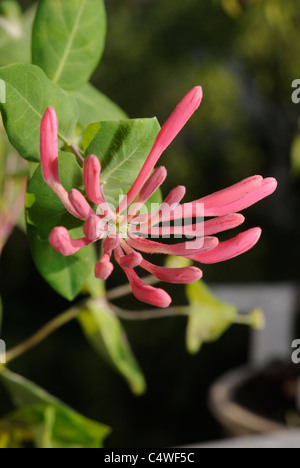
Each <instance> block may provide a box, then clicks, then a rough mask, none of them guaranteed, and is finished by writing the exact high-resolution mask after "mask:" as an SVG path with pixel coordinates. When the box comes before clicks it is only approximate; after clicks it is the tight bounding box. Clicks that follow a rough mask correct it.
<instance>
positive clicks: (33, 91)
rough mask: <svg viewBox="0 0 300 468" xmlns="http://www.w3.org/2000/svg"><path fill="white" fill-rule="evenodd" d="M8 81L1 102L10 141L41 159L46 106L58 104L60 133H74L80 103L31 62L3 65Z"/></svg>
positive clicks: (1, 76) (25, 155) (0, 75)
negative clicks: (42, 120)
mask: <svg viewBox="0 0 300 468" xmlns="http://www.w3.org/2000/svg"><path fill="white" fill-rule="evenodd" d="M0 79H2V80H4V82H5V84H6V103H2V104H1V103H0V110H1V112H2V116H3V122H4V126H5V129H6V132H7V134H8V137H9V140H10V142H11V144H12V145H13V146H14V147H15V148H16V149H17V150H18V151H19V153H20V155H21V156H22V157H23V158H25V159H28V160H30V161H39V160H40V149H39V146H40V124H41V118H42V116H43V114H44V112H45V110H46V109H47V107H49V106H52V107H54V108H55V110H56V113H57V117H58V122H59V136H60V138H61V139H63V140H68V139H69V138H70V137H73V135H74V132H75V126H76V122H77V118H78V109H77V103H76V101H75V99H74V98H73V97H70V96H67V95H66V94H65V93H63V92H62V91H61V90H60V88H59V87H58V86H57V85H55V84H53V83H52V82H51V81H49V80H48V78H47V77H46V75H45V74H44V72H43V71H42V70H41V69H40V68H38V67H36V66H34V65H29V64H15V65H9V66H8V67H4V68H1V69H0Z"/></svg>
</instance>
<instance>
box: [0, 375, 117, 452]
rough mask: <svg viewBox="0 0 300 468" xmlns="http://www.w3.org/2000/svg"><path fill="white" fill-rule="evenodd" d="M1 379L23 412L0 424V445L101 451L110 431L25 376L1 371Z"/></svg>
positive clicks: (16, 412) (19, 411)
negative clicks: (30, 444)
mask: <svg viewBox="0 0 300 468" xmlns="http://www.w3.org/2000/svg"><path fill="white" fill-rule="evenodd" d="M0 380H1V382H2V384H3V385H4V386H5V388H6V389H7V391H8V392H9V394H10V396H11V398H12V400H13V402H14V404H15V406H17V407H19V408H20V409H19V410H17V411H15V412H14V413H12V414H11V415H9V416H7V417H6V418H4V419H2V420H1V421H0V446H1V445H3V446H4V447H2V448H11V447H15V446H20V445H21V444H22V443H23V442H27V443H28V442H31V441H33V442H34V444H35V446H36V448H101V447H103V441H104V439H105V438H106V437H107V436H108V435H109V433H110V428H109V427H107V426H105V425H103V424H100V423H97V422H94V421H91V420H89V419H87V418H85V417H84V416H82V415H80V414H78V413H76V412H75V411H74V410H72V409H71V408H69V407H68V406H67V405H65V404H64V403H62V402H61V401H59V400H58V399H56V398H54V397H53V396H51V395H50V394H49V393H47V392H45V391H44V390H42V389H41V388H39V387H38V386H37V385H36V384H34V383H32V382H30V381H29V380H26V379H24V378H23V377H21V376H19V375H16V374H14V373H12V372H10V371H9V370H7V369H4V370H2V372H1V374H0Z"/></svg>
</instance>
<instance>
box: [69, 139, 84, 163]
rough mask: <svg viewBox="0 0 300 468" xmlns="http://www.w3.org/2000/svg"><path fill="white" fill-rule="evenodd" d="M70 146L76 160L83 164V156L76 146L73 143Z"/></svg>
mask: <svg viewBox="0 0 300 468" xmlns="http://www.w3.org/2000/svg"><path fill="white" fill-rule="evenodd" d="M70 148H72V151H73V153H74V154H75V156H76V158H77V159H78V161H79V162H80V163H82V164H83V163H84V157H83V156H82V154H81V153H80V151H79V150H78V148H76V146H75V145H74V144H73V143H72V144H71V145H70Z"/></svg>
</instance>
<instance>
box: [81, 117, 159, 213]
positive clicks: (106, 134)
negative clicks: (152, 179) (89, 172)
mask: <svg viewBox="0 0 300 468" xmlns="http://www.w3.org/2000/svg"><path fill="white" fill-rule="evenodd" d="M159 129H160V127H159V124H158V122H157V120H156V119H155V118H154V119H138V120H122V121H119V122H100V123H97V124H92V125H90V126H89V127H88V128H87V130H86V132H85V133H84V135H83V146H84V150H85V153H86V155H89V154H95V155H96V156H98V158H99V159H100V161H101V165H102V182H104V183H105V187H104V191H105V195H106V196H107V199H108V200H109V202H111V203H113V204H114V206H118V204H119V196H121V195H123V194H124V193H127V192H128V190H129V189H130V187H131V186H132V184H133V182H134V181H135V179H136V177H137V175H138V173H139V171H140V169H141V168H142V166H143V164H144V162H145V160H146V158H147V156H148V154H149V152H150V150H151V148H152V146H153V143H154V141H155V139H156V137H157V134H158V132H159Z"/></svg>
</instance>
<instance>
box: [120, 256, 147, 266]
mask: <svg viewBox="0 0 300 468" xmlns="http://www.w3.org/2000/svg"><path fill="white" fill-rule="evenodd" d="M142 261H143V257H142V255H141V254H140V253H138V252H131V253H129V254H128V255H124V257H121V258H120V267H122V268H136V267H138V266H139V265H140V264H141V263H142Z"/></svg>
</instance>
